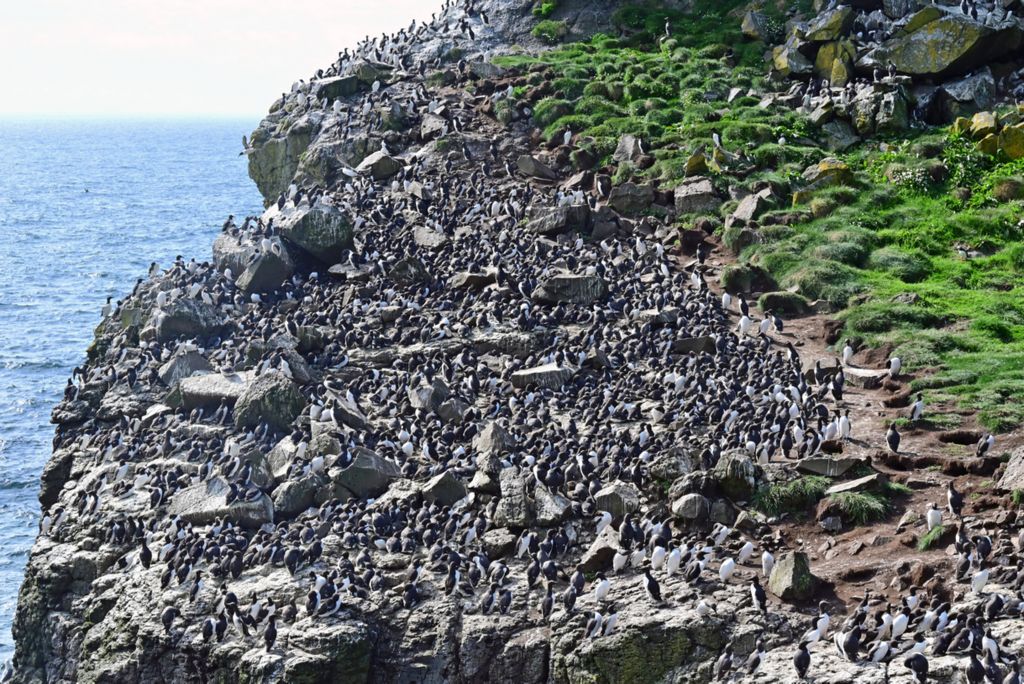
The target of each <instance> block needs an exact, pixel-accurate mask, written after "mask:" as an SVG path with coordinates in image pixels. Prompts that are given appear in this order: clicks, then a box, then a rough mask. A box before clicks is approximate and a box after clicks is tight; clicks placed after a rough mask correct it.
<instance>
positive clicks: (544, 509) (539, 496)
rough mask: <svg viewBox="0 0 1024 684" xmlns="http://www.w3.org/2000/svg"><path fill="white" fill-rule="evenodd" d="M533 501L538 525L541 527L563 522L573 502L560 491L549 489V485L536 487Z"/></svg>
mask: <svg viewBox="0 0 1024 684" xmlns="http://www.w3.org/2000/svg"><path fill="white" fill-rule="evenodd" d="M533 502H534V512H535V515H536V518H537V525H539V526H541V527H554V526H555V525H559V524H561V523H562V522H563V521H564V520H565V518H566V516H567V515H568V514H569V510H570V509H571V507H572V502H570V501H569V500H568V499H566V498H565V497H564V496H562V495H561V494H559V493H558V492H552V491H550V490H548V488H547V487H535V488H534V490H533Z"/></svg>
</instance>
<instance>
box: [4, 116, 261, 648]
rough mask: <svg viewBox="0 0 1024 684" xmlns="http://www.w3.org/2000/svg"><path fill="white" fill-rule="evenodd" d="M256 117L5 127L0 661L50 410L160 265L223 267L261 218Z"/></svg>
mask: <svg viewBox="0 0 1024 684" xmlns="http://www.w3.org/2000/svg"><path fill="white" fill-rule="evenodd" d="M255 124H256V119H255V118H253V119H252V120H247V121H246V120H238V121H228V120H215V121H199V120H188V121H185V120H181V121H100V120H74V121H27V120H3V119H0V663H3V662H5V661H7V660H8V659H9V658H10V657H11V656H12V654H13V648H14V647H13V643H12V639H11V620H12V618H13V616H14V608H15V604H16V602H17V596H18V588H19V587H20V585H21V580H22V572H23V568H24V565H25V562H26V560H27V559H28V555H29V551H30V549H31V547H32V542H33V540H34V538H35V535H36V530H37V528H38V521H39V503H38V500H37V498H36V495H37V492H38V487H39V484H38V483H39V474H40V472H41V470H42V468H43V464H44V463H45V462H46V459H47V458H48V457H49V455H50V448H51V443H52V439H53V426H52V425H50V422H49V416H50V409H51V408H52V407H53V405H54V404H55V403H56V402H57V401H59V400H60V398H61V395H62V391H63V387H64V383H65V381H66V380H67V378H68V377H69V375H70V373H71V369H72V368H74V366H76V365H78V364H80V363H81V362H82V361H83V359H84V354H85V349H86V347H87V346H88V344H89V342H90V341H91V340H92V333H93V329H94V328H95V326H96V324H97V323H98V322H99V319H100V309H101V307H102V306H103V303H104V301H105V300H106V298H107V296H108V295H112V296H113V297H114V298H115V300H116V299H119V298H121V297H123V296H125V295H126V294H128V293H129V292H130V291H131V289H132V287H133V285H134V283H135V280H136V279H137V278H139V277H143V276H145V274H146V272H147V270H148V268H149V264H150V262H152V261H156V262H158V263H160V264H161V265H163V266H166V265H168V264H169V263H170V262H171V261H173V260H174V258H175V256H176V255H178V254H181V255H184V256H185V257H186V258H191V257H193V256H194V257H196V258H197V259H199V260H203V259H209V258H210V248H211V245H212V244H213V239H214V238H215V237H216V235H217V232H218V231H219V230H220V226H221V224H222V223H223V222H224V219H225V218H227V215H228V214H234V215H235V216H246V215H249V214H255V213H258V212H259V211H261V199H260V196H259V193H258V192H257V190H256V186H255V185H254V184H253V183H252V181H250V180H249V177H248V175H247V173H246V164H247V162H246V158H245V157H240V156H238V153H239V151H240V150H241V149H242V142H241V139H242V135H243V134H247V133H249V132H250V131H251V130H252V129H253V128H254V126H255Z"/></svg>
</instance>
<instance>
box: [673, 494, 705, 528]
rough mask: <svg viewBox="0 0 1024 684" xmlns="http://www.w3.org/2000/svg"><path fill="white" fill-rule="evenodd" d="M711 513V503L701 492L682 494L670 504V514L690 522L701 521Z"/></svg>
mask: <svg viewBox="0 0 1024 684" xmlns="http://www.w3.org/2000/svg"><path fill="white" fill-rule="evenodd" d="M710 514H711V503H710V502H709V501H708V500H707V497H705V496H704V495H703V494H697V493H692V494H684V495H683V496H681V497H680V498H679V499H677V500H676V501H675V503H673V504H672V515H674V516H676V517H678V518H682V519H683V520H687V521H690V522H696V523H702V522H704V521H706V520H707V519H708V516H709V515H710Z"/></svg>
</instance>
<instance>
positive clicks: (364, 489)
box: [329, 447, 401, 499]
mask: <svg viewBox="0 0 1024 684" xmlns="http://www.w3.org/2000/svg"><path fill="white" fill-rule="evenodd" d="M329 475H330V478H331V483H332V484H333V485H334V486H335V487H341V488H343V489H344V490H345V491H348V492H351V493H352V494H353V495H354V496H356V497H358V498H360V499H366V498H370V497H374V496H378V495H380V494H382V493H384V491H385V490H386V489H387V488H388V484H390V483H391V481H392V480H395V479H398V477H400V476H401V473H400V472H399V470H398V466H397V465H395V464H394V463H392V462H391V461H388V460H386V459H384V458H382V457H381V456H379V455H378V454H377V452H375V451H371V450H370V449H366V448H363V447H356V448H355V449H353V450H352V462H351V463H350V464H349V465H348V467H346V468H331V470H330V472H329Z"/></svg>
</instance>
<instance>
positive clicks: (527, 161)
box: [516, 154, 558, 181]
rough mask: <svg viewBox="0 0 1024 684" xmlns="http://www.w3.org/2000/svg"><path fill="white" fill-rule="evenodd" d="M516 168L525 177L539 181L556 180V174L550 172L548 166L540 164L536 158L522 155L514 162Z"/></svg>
mask: <svg viewBox="0 0 1024 684" xmlns="http://www.w3.org/2000/svg"><path fill="white" fill-rule="evenodd" d="M516 166H518V167H519V170H520V171H522V172H523V173H524V174H526V175H527V176H530V177H532V178H539V179H541V180H551V181H553V180H557V179H558V174H557V173H555V172H554V171H552V170H551V169H550V168H549V167H548V166H546V165H545V164H544V163H543V162H541V161H540V160H539V159H537V158H536V157H531V156H530V155H528V154H524V155H522V156H520V157H519V159H518V160H517V161H516Z"/></svg>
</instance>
